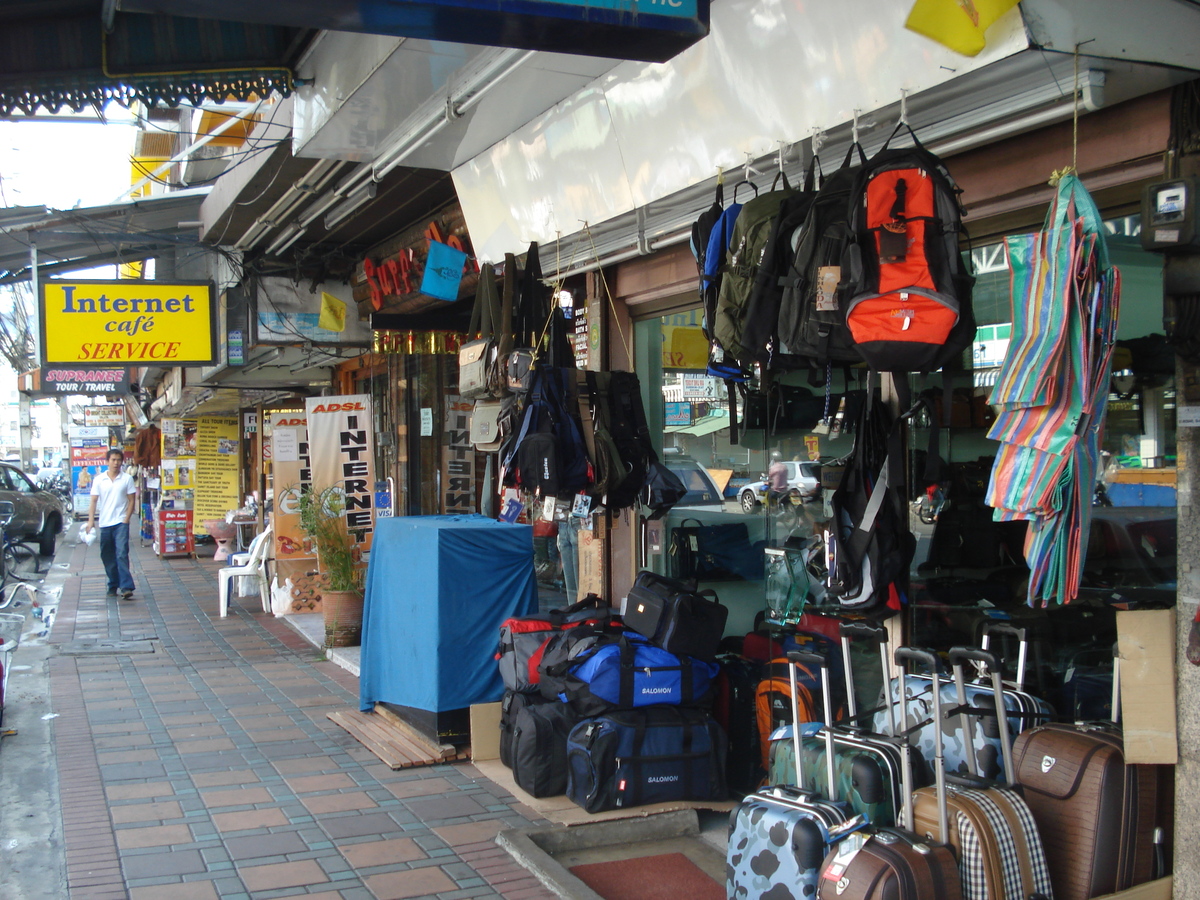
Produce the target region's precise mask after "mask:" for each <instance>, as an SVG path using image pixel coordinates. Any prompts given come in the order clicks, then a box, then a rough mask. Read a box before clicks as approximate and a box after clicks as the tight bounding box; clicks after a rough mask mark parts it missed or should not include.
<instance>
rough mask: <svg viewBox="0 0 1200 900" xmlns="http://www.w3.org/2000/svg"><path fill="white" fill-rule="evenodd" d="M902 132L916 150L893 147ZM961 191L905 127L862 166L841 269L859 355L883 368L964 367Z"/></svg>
mask: <svg viewBox="0 0 1200 900" xmlns="http://www.w3.org/2000/svg"><path fill="white" fill-rule="evenodd" d="M901 128H907V129H908V133H909V134H910V135H911V136H912V139H913V141H914V145H913V146H912V147H906V148H899V149H892V148H891V147H890V146H889V144H890V143H891V140H892V138H894V137H895V136H896V135H897V134H898V133H899V132H900V129H901ZM961 193H962V190H961V189H960V188H959V187H958V185H957V184H955V182H954V179H953V178H951V177H950V173H949V171H947V169H946V166H945V165H944V164H943V163H942V161H941V160H940V159H938V157H937V156H935V155H934V154H932V153H930V152H929V151H928V150H926V149H925V148H924V147H923V146H922V145H921V142H920V141H919V140H917V136H916V134H914V133H913V131H912V129H911V128H909V127H908V126H907V125H906V124H904V123H901V124H899V125H897V126H896V130H895V131H893V132H892V135H891V137H890V138H888V141H887V142H885V143H884V145H883V147H882V149H880V150H879V152H878V153H876V154H875V155H874V156H873V157H871V161H870V162H869V163H867V164H866V165H865V166H863V168H862V171H861V172H860V173H859V176H858V180H857V182H856V183H855V185H854V188H853V191H852V194H851V199H850V227H851V229H852V230H853V233H854V240H853V242H852V243H851V244H850V245H848V247H847V249H846V254H845V258H844V260H843V263H842V274H843V288H842V290H843V300H844V303H843V307H842V314H843V315H844V316H845V319H846V326H847V328H848V329H849V330H850V332H851V334H852V336H853V339H854V343H855V346H856V347H857V349H858V351H859V353H860V354H861V355H862V357H863V359H864V360H866V362H867V363H868V365H870V366H871V368H872V369H874V370H875V371H878V372H932V371H935V370H937V369H940V368H942V367H952V368H961V359H962V354H963V351H965V350H966V349H967V347H969V346H970V344H971V342H972V341H973V340H974V339H975V314H974V311H973V308H972V303H971V292H972V289H973V287H974V284H975V278H974V276H973V275H971V273H970V271H969V270H968V269H967V267H966V266H964V264H963V259H962V253H961V252H960V251H959V246H958V243H959V235H960V234H962V233H964V232H963V226H962V216H963V215H964V214H965V213H966V210H964V209H963V207H962V203H961V201H960V200H959V195H960V194H961Z"/></svg>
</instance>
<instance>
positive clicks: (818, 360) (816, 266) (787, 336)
mask: <svg viewBox="0 0 1200 900" xmlns="http://www.w3.org/2000/svg"><path fill="white" fill-rule="evenodd" d="M855 150H857V151H858V158H859V160H860V162H861V163H862V164H863V165H865V164H866V156H865V155H864V154H863V152H862V148H861V147H859V145H858V144H854V145H852V146H851V147H850V150H849V151H847V153H846V158H845V159H844V160H843V161H842V167H841V168H840V169H838V170H837V171H836V172H834V173H833V174H832V175H829V176H828V177H827V178H825V180H824V181H823V182H822V184H821V189H820V190H819V191H818V192H817V195H816V197H815V198H814V199H813V201H812V205H811V206H810V207H809V210H808V216H807V217H806V218H805V220H804V224H803V226H801V229H800V232H799V235H798V241H797V244H796V248H795V254H794V255H793V257H792V264H791V266H790V267H789V269H788V272H787V275H786V276H785V279H784V288H783V297H782V299H781V301H780V305H779V341H778V344H779V345H778V347H777V350H776V353H775V354H773V356H772V358H771V364H772V366H773V367H775V368H808V369H810V370H811V371H812V372H813V377H812V379H811V380H812V381H813V383H822V382H823V380H824V373H825V372H826V370H827V369H828V367H829V366H830V365H833V364H836V365H843V364H851V363H858V362H862V355H861V354H860V353H859V352H858V349H857V347H855V345H854V339H853V337H852V336H851V334H850V330H849V329H848V328H847V327H846V308H845V300H844V295H843V292H842V290H841V288H840V283H841V281H842V278H843V276H842V256H843V254H844V253H845V251H846V248H847V246H849V244H850V243H851V239H852V237H853V232H852V231H851V227H850V217H849V203H850V197H851V193H852V189H853V187H854V184H855V181H856V180H857V178H858V175H859V172H860V171H861V167H860V166H851V165H850V160H851V159H852V158H853V154H854V152H855Z"/></svg>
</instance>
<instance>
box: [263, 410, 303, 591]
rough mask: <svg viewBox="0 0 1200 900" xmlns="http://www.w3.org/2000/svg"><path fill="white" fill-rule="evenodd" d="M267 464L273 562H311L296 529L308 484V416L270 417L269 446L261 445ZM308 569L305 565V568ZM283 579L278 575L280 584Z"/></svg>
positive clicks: (290, 413)
mask: <svg viewBox="0 0 1200 900" xmlns="http://www.w3.org/2000/svg"><path fill="white" fill-rule="evenodd" d="M263 453H264V458H266V459H269V460H270V461H271V472H272V476H271V477H272V484H273V485H274V486H275V505H274V511H273V512H272V514H271V515H272V526H273V530H272V534H274V536H275V537H274V548H275V559H277V560H280V561H283V560H311V559H313V558H314V557H315V554H314V552H313V547H312V541H311V540H309V538H308V537H307V536H306V535H305V534H304V532H303V531H301V530H300V506H299V499H300V493H301V491H303V490H304V488H306V487H308V486H309V485H310V484H311V483H312V470H311V469H310V468H309V456H308V417H307V416H305V415H304V413H298V412H285V413H272V414H271V443H270V445H269V447H268V445H266V444H264V445H263ZM307 567H308V566H307V565H306V568H307ZM282 580H283V575H282V574H281V577H280V581H282Z"/></svg>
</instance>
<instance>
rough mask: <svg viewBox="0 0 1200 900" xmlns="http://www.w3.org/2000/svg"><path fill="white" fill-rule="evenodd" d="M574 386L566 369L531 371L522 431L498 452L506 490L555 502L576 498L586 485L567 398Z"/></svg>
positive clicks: (584, 459)
mask: <svg viewBox="0 0 1200 900" xmlns="http://www.w3.org/2000/svg"><path fill="white" fill-rule="evenodd" d="M573 383H574V374H573V372H572V371H570V370H566V369H556V368H551V367H550V366H543V367H540V368H538V369H536V370H535V375H534V380H533V386H532V388H531V389H530V391H529V398H528V402H527V404H526V406H525V412H524V415H523V417H522V419H521V429H520V431H519V432H518V433H517V434H516V436H515V437H514V438H513V440H512V442H511V443H510V444H509V445H508V446H507V447H505V449H504V450H503V451H502V453H501V459H502V462H503V466H504V478H503V483H504V484H505V485H506V486H508V487H520V488H521V489H523V490H527V491H531V492H532V493H534V494H537V495H538V496H540V497H557V496H560V495H568V494H575V493H578V492H579V491H581V490H583V489H584V488H586V487H587V486H588V484H589V483H590V481H591V465H590V464H589V462H588V454H587V446H586V445H585V443H584V439H583V431H582V429H581V427H580V423H579V420H578V417H577V415H578V414H577V410H576V409H575V408H574V401H573V399H572V396H571V388H572V387H573Z"/></svg>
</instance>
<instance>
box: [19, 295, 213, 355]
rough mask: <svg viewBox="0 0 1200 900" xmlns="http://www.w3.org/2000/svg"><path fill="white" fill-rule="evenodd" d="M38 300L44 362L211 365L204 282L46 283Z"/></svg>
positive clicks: (209, 318)
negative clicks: (39, 300)
mask: <svg viewBox="0 0 1200 900" xmlns="http://www.w3.org/2000/svg"><path fill="white" fill-rule="evenodd" d="M41 302H42V316H41V320H42V354H43V357H44V358H43V362H44V363H46V364H51V365H53V364H63V363H71V364H79V363H103V364H105V365H108V366H146V365H158V366H161V365H167V366H182V365H196V364H207V363H213V362H216V358H217V354H216V342H215V339H214V335H215V333H216V328H215V324H216V304H215V303H214V302H213V288H212V285H211V284H209V283H207V282H191V283H182V284H165V283H161V282H157V281H46V282H43V284H42V296H41Z"/></svg>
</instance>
